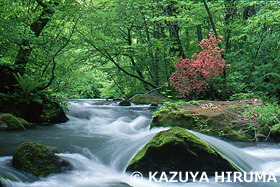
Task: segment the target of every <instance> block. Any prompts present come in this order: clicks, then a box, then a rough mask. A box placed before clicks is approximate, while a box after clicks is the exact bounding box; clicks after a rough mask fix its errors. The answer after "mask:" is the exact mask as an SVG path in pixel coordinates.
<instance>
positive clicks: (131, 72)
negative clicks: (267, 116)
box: [0, 0, 280, 112]
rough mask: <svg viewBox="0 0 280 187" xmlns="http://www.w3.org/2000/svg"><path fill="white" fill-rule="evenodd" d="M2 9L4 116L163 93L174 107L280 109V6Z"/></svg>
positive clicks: (69, 3) (23, 5) (40, 5)
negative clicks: (204, 104)
mask: <svg viewBox="0 0 280 187" xmlns="http://www.w3.org/2000/svg"><path fill="white" fill-rule="evenodd" d="M0 4H1V9H0V11H1V16H0V19H1V21H0V24H1V27H0V28H1V29H0V32H1V34H0V42H1V43H0V48H1V50H0V67H1V68H0V72H1V78H0V79H1V80H0V96H1V97H0V108H1V111H2V112H3V110H4V108H5V106H7V105H8V104H9V103H13V104H15V103H18V104H23V105H29V104H30V103H42V102H43V100H44V99H45V98H48V99H51V100H57V101H59V102H62V101H64V100H65V99H69V98H107V99H108V98H116V97H123V98H125V99H129V98H131V97H132V96H133V95H135V94H141V93H147V92H149V91H150V90H153V89H156V91H157V92H159V93H160V94H162V95H164V96H166V97H169V98H173V99H184V100H193V99H206V100H233V99H243V98H252V97H257V98H261V99H262V100H263V101H268V102H269V103H277V102H279V96H280V95H279V94H280V91H279V89H280V66H279V60H280V59H279V53H280V51H279V47H280V43H279V35H280V29H279V28H280V26H279V24H280V22H279V20H280V19H279V18H280V9H279V6H280V2H279V1H238V0H237V1H232V0H225V1H206V0H204V1H201V0H196V1H185V0H184V1H181V0H167V1H166V0H164V1H154V0H148V1H142V0H28V1H24V0H9V1H4V0H1V2H0ZM203 42H204V44H205V45H204V48H203V46H201V45H202V43H203ZM207 42H208V43H207ZM210 46H211V47H210ZM207 49H208V51H207ZM158 88H159V89H158Z"/></svg>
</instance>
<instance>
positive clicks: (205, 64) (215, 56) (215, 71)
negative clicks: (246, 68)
mask: <svg viewBox="0 0 280 187" xmlns="http://www.w3.org/2000/svg"><path fill="white" fill-rule="evenodd" d="M222 38H223V36H219V37H218V38H216V37H214V36H213V33H211V32H210V33H209V39H203V40H202V41H201V42H200V44H199V46H200V47H201V49H202V51H201V52H200V53H199V54H196V53H195V54H193V55H192V57H191V59H182V58H180V59H179V61H178V62H177V63H176V65H175V69H176V71H175V72H173V73H172V75H171V77H170V85H171V86H173V87H174V88H175V90H176V91H178V92H179V93H180V95H181V96H182V97H186V96H188V95H189V94H190V93H193V92H195V93H196V94H199V93H202V92H203V91H204V90H205V89H207V88H208V87H209V81H210V80H211V79H215V77H216V76H219V75H223V70H224V66H225V61H224V59H222V55H221V52H222V51H223V49H220V48H219V47H217V45H216V44H218V43H220V41H221V39H222ZM227 66H229V65H227Z"/></svg>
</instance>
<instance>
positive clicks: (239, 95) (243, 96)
mask: <svg viewBox="0 0 280 187" xmlns="http://www.w3.org/2000/svg"><path fill="white" fill-rule="evenodd" d="M255 97H256V94H255V93H236V94H233V95H231V96H230V98H229V100H231V101H236V100H242V99H250V98H255Z"/></svg>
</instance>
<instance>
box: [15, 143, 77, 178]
mask: <svg viewBox="0 0 280 187" xmlns="http://www.w3.org/2000/svg"><path fill="white" fill-rule="evenodd" d="M12 165H13V167H15V168H17V169H20V170H24V171H26V172H29V173H32V174H33V175H36V176H47V175H49V174H51V173H59V172H64V171H68V170H71V168H72V167H71V165H70V163H69V162H68V161H66V160H64V159H62V158H60V157H58V156H57V155H55V154H54V153H52V152H51V150H49V149H48V148H47V147H46V146H45V145H43V144H40V143H36V142H24V143H22V144H21V145H20V146H19V147H18V148H17V150H16V152H15V153H14V155H13V161H12Z"/></svg>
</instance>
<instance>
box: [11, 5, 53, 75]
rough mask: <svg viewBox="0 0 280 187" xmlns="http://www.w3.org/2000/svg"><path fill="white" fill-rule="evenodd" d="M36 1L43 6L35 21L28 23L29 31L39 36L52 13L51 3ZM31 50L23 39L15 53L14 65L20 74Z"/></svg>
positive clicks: (23, 70) (27, 42)
mask: <svg viewBox="0 0 280 187" xmlns="http://www.w3.org/2000/svg"><path fill="white" fill-rule="evenodd" d="M36 2H37V3H38V4H39V5H41V6H42V7H43V11H42V13H41V15H40V16H39V17H38V19H37V20H36V21H34V22H33V23H32V24H31V25H30V29H31V31H33V32H34V35H35V36H36V37H39V35H40V34H41V32H42V31H43V29H44V27H45V26H46V25H47V23H48V22H49V20H50V17H51V16H52V15H53V14H54V11H53V9H51V6H52V3H51V2H49V3H43V1H42V0H36ZM54 4H55V5H58V4H57V3H54ZM31 51H32V48H31V47H30V43H29V41H28V40H26V39H23V41H22V42H21V45H20V49H19V52H18V54H17V57H16V60H15V65H16V66H17V69H18V72H19V73H20V74H23V73H24V72H25V66H26V64H27V63H28V61H29V56H30V53H31Z"/></svg>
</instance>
